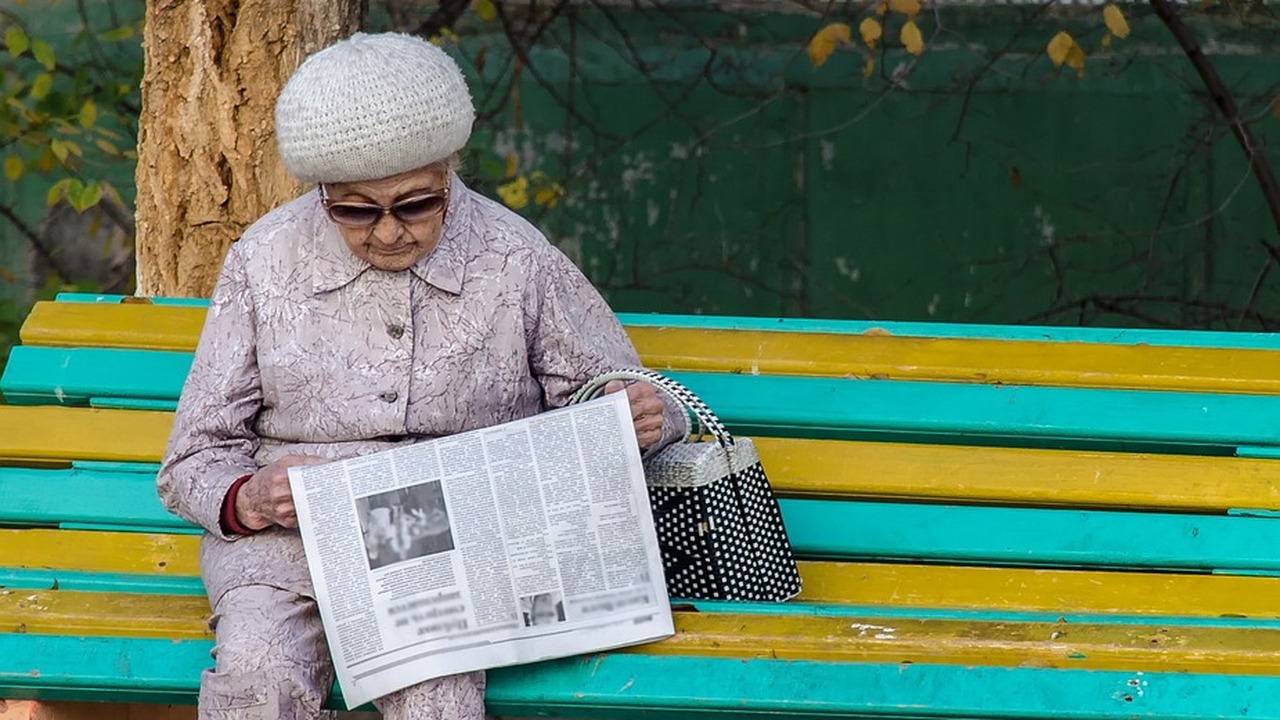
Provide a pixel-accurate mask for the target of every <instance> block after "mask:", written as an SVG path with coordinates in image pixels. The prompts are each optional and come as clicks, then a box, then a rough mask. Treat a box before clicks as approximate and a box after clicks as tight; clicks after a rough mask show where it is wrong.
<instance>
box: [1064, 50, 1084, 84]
mask: <svg viewBox="0 0 1280 720" xmlns="http://www.w3.org/2000/svg"><path fill="white" fill-rule="evenodd" d="M1067 67H1069V68H1071V69H1072V70H1075V71H1076V74H1077V75H1079V76H1080V77H1084V50H1083V49H1081V47H1080V46H1079V45H1072V46H1071V49H1070V50H1068V51H1067Z"/></svg>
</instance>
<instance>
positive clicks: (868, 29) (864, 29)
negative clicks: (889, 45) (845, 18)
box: [858, 18, 884, 50]
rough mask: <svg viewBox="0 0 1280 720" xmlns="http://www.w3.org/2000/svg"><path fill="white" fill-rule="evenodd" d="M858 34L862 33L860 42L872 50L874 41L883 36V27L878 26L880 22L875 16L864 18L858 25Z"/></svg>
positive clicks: (874, 45) (874, 44)
mask: <svg viewBox="0 0 1280 720" xmlns="http://www.w3.org/2000/svg"><path fill="white" fill-rule="evenodd" d="M858 34H860V35H862V42H864V43H866V44H867V47H869V48H871V49H873V50H874V49H875V47H876V41H877V40H879V39H880V38H881V37H884V28H882V27H880V23H879V22H877V21H876V19H875V18H866V19H865V20H863V21H862V24H860V25H858Z"/></svg>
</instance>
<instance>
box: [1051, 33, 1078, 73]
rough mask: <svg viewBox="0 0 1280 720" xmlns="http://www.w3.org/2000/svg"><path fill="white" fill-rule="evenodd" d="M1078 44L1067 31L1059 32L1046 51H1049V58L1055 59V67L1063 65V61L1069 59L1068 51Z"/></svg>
mask: <svg viewBox="0 0 1280 720" xmlns="http://www.w3.org/2000/svg"><path fill="white" fill-rule="evenodd" d="M1075 46H1076V41H1075V40H1073V39H1072V38H1071V36H1070V35H1068V34H1067V33H1066V32H1059V33H1058V34H1057V35H1054V36H1053V39H1052V40H1050V41H1049V47H1047V48H1045V51H1046V52H1048V53H1049V59H1050V60H1052V61H1053V66H1054V67H1062V63H1064V62H1066V61H1067V53H1068V52H1070V50H1071V48H1073V47H1075Z"/></svg>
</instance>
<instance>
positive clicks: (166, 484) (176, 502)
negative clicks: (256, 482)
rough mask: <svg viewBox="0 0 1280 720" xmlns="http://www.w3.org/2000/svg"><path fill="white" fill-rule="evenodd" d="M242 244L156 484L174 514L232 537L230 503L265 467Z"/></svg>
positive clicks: (213, 306) (226, 267)
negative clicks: (243, 481)
mask: <svg viewBox="0 0 1280 720" xmlns="http://www.w3.org/2000/svg"><path fill="white" fill-rule="evenodd" d="M240 247H241V246H240V245H239V244H236V245H233V246H232V247H231V250H230V252H229V253H228V254H227V258H226V261H225V263H224V264H223V268H222V274H221V276H220V277H219V279H218V283H217V285H216V286H215V288H214V291H213V298H212V300H211V301H210V305H209V312H208V315H207V317H206V319H205V324H204V330H203V332H201V334H200V342H199V345H198V346H197V347H196V353H195V359H194V361H193V362H192V365H191V372H190V374H189V375H188V376H187V381H186V384H185V385H184V386H183V389H182V397H181V399H180V400H179V401H178V411H177V413H176V415H175V417H174V423H173V430H172V433H171V434H170V435H169V443H168V446H167V448H166V450H165V457H164V461H163V463H162V465H161V468H160V474H159V476H158V477H157V479H156V487H157V490H158V492H159V494H160V499H161V500H162V501H163V502H164V505H165V507H167V508H168V509H169V510H170V511H171V512H173V513H174V514H176V515H178V516H179V517H182V518H185V519H187V520H190V521H191V522H194V523H196V524H198V525H200V526H202V527H203V528H205V529H206V530H208V531H209V532H210V533H213V534H215V535H217V536H219V537H222V538H224V539H228V540H230V539H234V538H235V537H236V536H233V535H227V534H225V533H224V532H223V530H222V527H221V524H220V522H219V519H220V515H221V510H222V502H223V499H224V498H225V497H226V495H227V491H228V490H229V489H230V488H231V485H232V483H234V482H235V481H236V479H237V478H239V477H241V476H243V475H245V474H247V473H252V472H254V471H256V470H257V463H256V462H255V461H254V453H255V452H256V451H257V449H258V436H257V434H256V433H255V432H254V422H255V419H256V418H257V415H258V411H259V410H260V409H261V407H262V383H261V379H260V376H259V373H258V360H257V332H256V329H255V322H254V309H253V299H252V293H251V289H250V285H249V279H248V275H247V273H246V271H245V259H244V257H243V254H242V253H241V252H240Z"/></svg>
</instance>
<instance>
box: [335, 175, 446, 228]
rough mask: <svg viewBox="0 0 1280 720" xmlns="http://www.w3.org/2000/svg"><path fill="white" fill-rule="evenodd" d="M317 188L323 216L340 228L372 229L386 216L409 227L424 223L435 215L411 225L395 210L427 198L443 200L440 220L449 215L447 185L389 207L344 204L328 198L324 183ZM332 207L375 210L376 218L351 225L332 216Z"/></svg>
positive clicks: (373, 204)
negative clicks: (345, 206)
mask: <svg viewBox="0 0 1280 720" xmlns="http://www.w3.org/2000/svg"><path fill="white" fill-rule="evenodd" d="M319 187H320V204H321V205H322V206H324V213H325V215H327V216H328V218H329V220H330V222H332V223H333V224H335V225H341V226H342V227H348V228H372V227H374V226H376V225H377V224H378V223H380V222H382V218H384V217H386V216H388V215H390V216H391V217H393V218H395V221H396V222H398V223H400V224H401V225H411V224H413V223H419V222H425V221H427V220H429V219H431V218H433V217H435V216H436V214H437V213H432V214H430V215H428V216H426V217H424V218H422V219H421V220H414V221H413V223H411V222H406V221H405V220H404V219H403V218H401V217H400V216H399V215H397V214H396V208H398V207H400V206H401V205H404V204H406V203H411V202H416V201H418V200H422V199H424V198H429V197H438V198H442V199H443V200H444V204H443V205H441V206H440V211H439V213H438V214H439V215H440V217H441V219H443V218H444V217H445V216H446V215H448V213H449V186H448V185H446V186H445V187H442V188H440V189H439V190H430V191H428V192H424V193H422V194H419V195H413V196H411V197H407V198H404V199H403V200H397V201H395V202H393V203H391V204H390V205H383V204H381V203H375V202H367V203H363V202H345V201H342V200H334V199H333V198H331V197H329V191H328V190H327V189H326V188H325V186H324V183H320V184H319ZM334 205H347V206H350V207H359V208H366V209H369V210H377V211H378V217H377V218H376V219H374V221H373V222H371V223H368V224H367V225H353V224H351V223H344V222H341V221H339V220H338V219H337V218H335V217H334V216H333V210H332V207H333V206H334Z"/></svg>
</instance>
